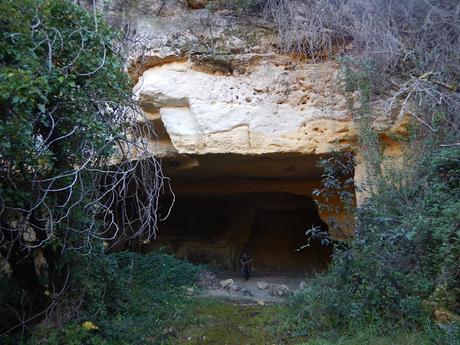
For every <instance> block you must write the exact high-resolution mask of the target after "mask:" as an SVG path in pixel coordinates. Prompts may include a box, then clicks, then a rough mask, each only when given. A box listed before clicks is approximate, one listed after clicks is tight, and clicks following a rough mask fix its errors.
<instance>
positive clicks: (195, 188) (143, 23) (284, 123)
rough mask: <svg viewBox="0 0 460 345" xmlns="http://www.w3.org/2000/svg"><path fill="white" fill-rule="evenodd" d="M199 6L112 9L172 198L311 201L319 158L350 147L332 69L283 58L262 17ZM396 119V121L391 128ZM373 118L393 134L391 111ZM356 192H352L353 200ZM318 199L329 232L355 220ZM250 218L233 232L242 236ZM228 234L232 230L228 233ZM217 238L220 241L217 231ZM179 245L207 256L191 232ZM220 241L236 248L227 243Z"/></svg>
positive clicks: (337, 232)
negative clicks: (269, 196) (244, 196)
mask: <svg viewBox="0 0 460 345" xmlns="http://www.w3.org/2000/svg"><path fill="white" fill-rule="evenodd" d="M147 3H148V4H150V5H148V6H147V5H146V6H144V7H145V8H144V10H141V9H142V8H143V7H142V6H143V4H144V5H145V4H147ZM206 3H207V1H201V0H200V1H187V2H186V1H179V0H168V1H166V2H162V4H163V5H162V6H161V4H159V3H158V1H155V0H150V1H138V2H136V4H134V5H131V6H128V5H126V6H125V5H123V6H125V7H124V12H123V15H120V14H119V13H118V14H117V12H116V10H114V9H113V8H112V9H111V11H112V12H110V11H109V13H112V17H113V21H115V22H118V23H119V25H120V26H124V27H125V31H126V32H127V33H128V34H130V35H131V37H132V42H133V43H132V44H131V45H130V46H129V47H128V49H127V51H128V54H129V55H130V61H131V63H130V65H129V66H128V72H129V73H130V75H131V77H132V79H133V81H134V82H135V84H136V85H135V87H134V91H135V95H136V98H137V100H138V102H139V104H140V106H141V108H142V110H143V114H142V116H139V123H140V124H142V123H145V122H149V123H151V124H153V126H154V128H155V131H156V133H155V135H152V136H151V137H144V138H143V139H144V140H147V141H149V147H150V149H151V151H152V152H154V153H155V154H156V155H157V157H159V158H161V159H162V162H163V169H164V171H165V173H166V175H167V176H169V177H171V181H172V187H173V190H174V191H175V193H176V194H177V196H178V198H188V200H191V199H193V198H196V200H197V202H198V200H202V198H223V197H225V198H232V196H235V195H237V194H241V193H290V194H292V195H297V196H308V197H311V196H312V194H313V191H314V189H316V188H320V187H321V184H320V180H321V174H322V172H321V170H319V169H318V167H317V166H316V163H317V161H318V159H320V158H324V157H328V155H329V154H330V152H331V151H339V152H340V151H342V152H343V151H353V152H356V147H357V146H356V143H357V130H356V128H355V126H354V123H353V121H352V118H351V116H350V114H349V112H348V104H347V101H346V99H345V98H344V97H343V95H342V93H341V92H340V91H339V89H338V85H339V80H338V78H339V76H338V66H337V64H336V63H335V62H333V61H328V60H325V61H322V62H315V63H313V62H312V61H308V60H307V59H305V58H302V57H298V56H297V57H296V56H290V55H283V54H280V53H279V52H278V51H277V42H276V33H275V31H274V30H273V28H272V27H271V26H270V24H269V23H267V22H265V21H264V20H263V19H261V18H243V19H242V18H239V17H237V16H235V15H234V13H231V12H228V11H225V10H222V11H217V12H211V11H208V10H207V9H205V8H204V7H205V6H206ZM403 122H404V121H399V122H397V123H396V124H395V125H394V127H395V128H394V130H393V132H394V133H398V131H399V132H400V131H401V128H403V127H404V125H403ZM374 125H376V126H379V128H381V129H382V133H390V132H391V130H389V128H390V127H391V126H392V123H391V122H390V121H389V120H388V119H387V117H384V116H380V117H379V116H377V120H376V121H375V124H374ZM382 138H383V139H385V140H384V141H383V142H384V145H385V147H384V149H385V151H386V152H387V153H388V154H389V155H392V156H398V155H399V154H400V152H401V147H400V145H399V144H398V143H397V141H395V140H393V139H392V137H391V136H389V135H386V134H382ZM357 155H358V158H360V159H358V163H359V165H358V166H357V167H356V170H355V182H356V183H358V184H359V183H361V182H364V181H365V180H366V174H365V170H366V169H365V161H364V160H363V159H362V156H361V155H360V153H359V152H357ZM350 177H351V176H350ZM364 197H365V194H363V193H360V194H358V195H357V201H358V202H361V200H362V199H363V198H364ZM319 201H320V202H324V203H327V204H328V205H329V206H332V207H338V210H337V211H331V210H330V209H329V210H328V209H323V208H320V209H318V210H317V212H318V214H319V217H320V219H321V220H322V221H324V222H325V223H326V224H327V226H328V229H329V232H330V234H331V235H332V236H333V237H335V238H343V237H346V236H351V235H352V234H353V226H354V224H353V217H352V216H351V215H350V214H349V213H348V212H347V211H345V210H344V209H343V208H341V207H340V202H339V200H336V199H332V200H319ZM192 203H193V202H192ZM237 209H238V208H237V207H236V206H235V208H234V212H235V214H234V217H235V219H239V218H238V217H239V216H238V214H237V213H238V210H237ZM253 211H254V212H255V213H256V211H257V210H253ZM259 211H260V210H259ZM253 218H254V217H253ZM247 222H249V220H246V223H247ZM246 223H245V224H246ZM176 225H177V224H176ZM246 225H247V224H246ZM246 225H244V226H243V225H242V227H241V228H240V230H239V231H240V235H241V236H243V237H244V236H246V235H247V233H248V232H247V231H246V230H244V229H245V227H247V226H246ZM177 226H179V225H177ZM222 226H224V225H222ZM179 227H180V226H179ZM236 228H237V227H236ZM236 228H235V229H236ZM235 229H233V230H232V231H233V232H230V233H231V234H233V235H235V234H236V233H235V232H234V230H235ZM176 230H177V231H178V232H177V233H181V231H183V230H184V229H176ZM221 230H222V229H221ZM222 231H223V233H225V231H224V230H222ZM285 231H289V226H288V225H286V229H285ZM160 233H161V228H160ZM173 233H174V231H173ZM245 234H246V235H245ZM160 236H161V235H160ZM165 236H167V235H165ZM177 236H179V237H183V236H184V234H183V233H182V235H177ZM235 236H236V235H235ZM179 237H178V238H179ZM192 237H193V236H192ZM219 241H224V242H225V236H224V237H222V238H221V239H220V240H219ZM219 241H217V242H219ZM186 242H187V241H186ZM219 243H220V242H219ZM183 246H185V247H187V248H188V247H193V246H195V247H196V246H198V247H197V248H196V251H200V250H201V249H202V250H204V251H205V252H206V249H205V248H206V245H205V244H203V243H201V244H199V245H198V244H197V243H196V241H195V240H193V239H190V241H189V242H188V243H185V244H183ZM200 246H201V247H200ZM217 247H218V246H217ZM217 247H216V248H217ZM199 248H201V249H199ZM222 248H224V249H222V250H223V251H224V252H226V251H228V250H230V252H232V253H233V252H234V251H235V246H234V245H227V244H226V245H224V246H223V247H222ZM229 248H230V249H229ZM176 250H177V251H178V252H181V250H182V249H180V248H176ZM213 250H214V249H213ZM216 250H217V249H216ZM211 252H212V250H209V253H211ZM224 252H222V253H221V254H220V257H221V259H222V260H224V261H225V260H228V258H229V257H228V255H230V254H225V253H224ZM182 254H184V253H182ZM226 255H227V256H226ZM231 255H234V254H231Z"/></svg>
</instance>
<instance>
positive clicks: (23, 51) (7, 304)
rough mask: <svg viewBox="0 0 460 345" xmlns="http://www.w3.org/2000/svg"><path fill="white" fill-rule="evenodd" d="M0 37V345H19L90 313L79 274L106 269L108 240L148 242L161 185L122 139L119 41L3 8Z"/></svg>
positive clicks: (45, 6) (98, 24)
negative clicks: (43, 328)
mask: <svg viewBox="0 0 460 345" xmlns="http://www.w3.org/2000/svg"><path fill="white" fill-rule="evenodd" d="M0 35H1V38H0V119H1V121H0V136H1V138H2V140H1V142H0V217H1V218H0V275H1V286H0V335H3V333H5V334H9V333H11V332H16V333H19V336H21V335H24V333H27V330H28V328H27V327H28V325H29V323H30V322H32V323H34V322H38V321H44V322H48V323H51V324H57V325H60V326H62V325H64V324H65V323H66V322H67V321H70V320H74V319H78V318H79V315H80V310H86V311H87V312H89V310H90V307H91V308H92V307H95V306H96V305H98V304H97V303H98V302H97V301H96V300H95V299H94V298H95V297H96V296H91V295H92V294H94V293H96V292H95V291H93V289H92V286H89V285H88V284H89V280H88V279H89V277H87V276H86V273H88V274H89V273H91V272H96V271H97V270H101V271H104V270H108V269H109V267H111V266H113V265H109V264H110V260H111V259H109V258H107V261H104V260H105V259H103V258H101V255H102V254H101V252H102V251H103V247H104V246H106V247H107V245H108V244H109V241H111V242H110V243H113V239H114V238H123V237H124V238H125V239H126V238H130V239H132V240H133V241H140V240H148V239H149V238H150V237H152V236H154V234H155V229H156V225H157V219H156V216H157V214H156V209H157V205H158V196H159V193H160V191H161V188H162V185H163V178H162V175H161V169H160V168H159V164H158V162H157V161H156V160H155V159H154V157H152V155H151V154H149V153H148V151H147V150H146V149H145V147H144V146H143V145H144V144H143V143H141V142H138V141H137V140H136V138H135V136H133V135H132V133H135V131H136V130H138V129H136V128H134V127H133V126H134V125H133V121H132V120H133V119H134V118H135V117H136V116H138V115H139V114H138V113H137V112H136V108H135V106H134V105H133V104H132V97H131V89H132V86H131V85H130V82H129V80H128V76H127V74H126V73H125V71H124V62H123V59H121V57H120V55H119V53H118V42H119V37H118V35H117V34H116V31H114V30H113V29H112V28H111V27H109V26H108V25H107V24H106V23H105V22H104V21H103V20H102V19H101V18H100V17H99V16H96V14H95V13H89V12H87V11H86V10H84V9H82V8H81V7H79V6H77V5H75V4H73V3H71V2H69V1H65V0H50V1H41V0H21V1H15V0H14V1H13V0H2V1H1V2H0ZM142 130H144V131H148V130H149V128H148V126H145V127H143V129H142ZM134 152H135V153H134ZM134 154H138V155H139V156H141V155H142V156H143V158H144V159H142V160H132V159H130V160H128V159H126V158H127V157H130V158H132V157H133V155H134ZM132 190H135V191H136V192H135V193H132ZM141 193H142V194H143V195H144V196H148V197H147V198H142V201H141V199H140V198H139V197H138V195H139V194H141ZM127 204H129V205H130V207H129V208H128V207H127V206H126V205H127ZM126 212H132V213H133V214H136V215H138V219H137V221H136V220H135V219H133V217H131V218H130V222H127V221H126V220H125V219H126ZM115 218H116V219H117V221H115ZM104 241H105V242H104ZM101 260H102V261H101ZM106 264H107V265H109V267H105V265H106ZM116 272H117V270H114V271H113V272H112V273H113V274H114V275H115V274H117V273H116ZM119 273H121V272H119ZM103 276H105V277H106V278H108V277H107V275H101V277H99V278H102V277H103ZM93 278H97V276H95V275H93ZM96 282H97V284H99V283H101V284H102V285H101V287H102V286H104V284H103V283H104V282H103V281H101V280H97V279H95V280H94V284H96ZM98 288H99V287H98ZM97 294H99V295H101V294H102V290H100V291H99V292H97ZM100 297H101V296H99V298H100ZM101 303H102V302H101ZM80 307H81V308H80ZM101 312H102V311H101Z"/></svg>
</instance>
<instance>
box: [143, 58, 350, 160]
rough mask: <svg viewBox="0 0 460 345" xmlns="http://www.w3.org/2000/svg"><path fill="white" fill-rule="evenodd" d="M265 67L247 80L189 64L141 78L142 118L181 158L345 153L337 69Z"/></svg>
mask: <svg viewBox="0 0 460 345" xmlns="http://www.w3.org/2000/svg"><path fill="white" fill-rule="evenodd" d="M289 64H290V63H289V62H288V60H286V61H279V60H276V59H275V60H273V61H271V60H264V61H262V62H259V63H256V64H254V65H252V66H250V67H249V70H248V71H247V72H246V73H244V74H239V75H235V73H233V74H228V75H222V74H218V73H207V72H206V71H199V70H196V69H195V68H194V67H195V66H194V64H193V63H192V62H191V61H180V62H167V63H165V64H162V65H159V66H155V67H152V68H150V69H148V70H146V71H145V72H144V73H143V75H142V76H141V77H140V78H139V80H138V83H137V85H136V87H135V91H136V95H137V97H138V99H139V102H140V104H141V106H142V107H143V109H144V110H145V111H146V112H147V116H146V117H147V118H157V119H161V121H162V122H163V124H164V126H165V128H166V131H167V133H168V135H169V137H170V139H171V143H172V145H173V146H174V148H175V149H176V150H177V152H178V153H180V154H206V153H238V154H266V153H282V152H296V153H306V154H321V153H326V152H329V151H330V149H331V148H332V146H333V145H334V144H339V145H348V144H349V143H350V140H351V138H352V132H353V131H352V125H351V122H350V121H349V119H348V118H347V104H346V101H345V99H344V98H343V97H341V96H339V94H338V93H337V92H336V91H335V89H334V87H335V85H336V74H337V68H336V65H335V64H334V63H332V62H328V63H321V64H299V65H298V66H290V68H291V70H289V71H287V70H286V69H287V67H288V66H289Z"/></svg>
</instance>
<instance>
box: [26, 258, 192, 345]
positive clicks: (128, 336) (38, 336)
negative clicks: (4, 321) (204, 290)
mask: <svg viewBox="0 0 460 345" xmlns="http://www.w3.org/2000/svg"><path fill="white" fill-rule="evenodd" d="M66 259H67V260H68V261H69V262H71V263H72V276H71V277H70V278H69V281H68V293H67V294H66V295H65V300H64V301H62V303H64V305H61V306H60V308H61V309H62V310H64V311H65V312H66V313H69V312H70V311H71V308H72V304H76V303H82V304H81V306H80V308H79V309H78V313H77V315H76V316H75V317H74V318H73V319H71V320H70V322H64V323H62V322H59V321H60V320H49V321H48V322H47V323H43V324H40V325H38V326H36V327H35V329H34V330H33V332H32V337H31V339H30V340H29V341H27V342H25V344H27V345H38V344H42V343H43V342H44V341H46V344H49V345H61V344H65V345H69V344H86V345H103V344H104V345H105V344H142V343H153V344H161V343H162V341H163V340H164V339H167V338H168V337H169V336H170V331H169V328H170V325H171V324H172V323H174V322H175V320H176V319H180V318H181V317H183V316H184V315H186V314H187V313H188V311H187V308H188V306H189V305H190V303H191V300H190V297H189V293H188V291H187V290H186V288H187V287H188V286H191V285H193V284H194V282H195V281H196V279H197V273H198V272H199V271H200V267H198V266H194V265H192V264H189V263H187V262H185V261H181V260H178V259H176V258H174V257H173V256H171V255H167V254H165V253H163V252H162V251H158V252H153V253H150V254H148V255H145V256H143V255H139V254H135V253H130V252H121V253H115V254H109V255H104V254H103V253H100V254H98V255H96V254H94V255H92V256H88V257H86V258H85V257H80V260H75V259H76V258H72V257H66ZM63 264H64V263H63ZM63 267H64V266H63ZM63 316H68V315H63ZM86 321H89V322H91V323H92V324H94V326H96V327H97V329H85V328H84V327H82V324H83V323H84V322H86ZM60 323H61V324H62V328H59V327H56V324H60Z"/></svg>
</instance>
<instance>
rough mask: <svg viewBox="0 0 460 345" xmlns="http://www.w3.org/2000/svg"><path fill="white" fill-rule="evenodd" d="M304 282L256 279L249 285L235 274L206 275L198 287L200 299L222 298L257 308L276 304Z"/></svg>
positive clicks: (288, 277)
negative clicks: (200, 291) (252, 304)
mask: <svg viewBox="0 0 460 345" xmlns="http://www.w3.org/2000/svg"><path fill="white" fill-rule="evenodd" d="M302 282H305V276H303V275H301V274H300V275H256V276H253V277H251V278H250V279H249V280H248V281H245V280H244V279H242V278H241V277H240V276H239V275H238V274H237V273H235V272H228V271H221V272H210V271H206V272H204V273H203V274H202V276H201V280H200V286H201V287H202V293H201V296H202V297H221V298H225V299H227V300H231V301H234V302H253V303H258V304H260V305H264V304H273V303H279V302H281V301H283V300H284V298H285V297H286V296H288V295H290V294H292V293H295V292H296V291H298V290H299V289H300V288H301V286H302V285H303V284H304V283H302Z"/></svg>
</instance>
